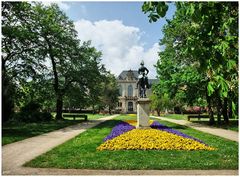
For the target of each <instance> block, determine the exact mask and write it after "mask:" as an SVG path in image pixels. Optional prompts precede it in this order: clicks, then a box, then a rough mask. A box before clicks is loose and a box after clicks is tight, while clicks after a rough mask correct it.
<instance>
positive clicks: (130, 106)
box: [128, 101, 133, 112]
mask: <svg viewBox="0 0 240 177" xmlns="http://www.w3.org/2000/svg"><path fill="white" fill-rule="evenodd" d="M128 111H129V112H132V111H133V102H131V101H130V102H128Z"/></svg>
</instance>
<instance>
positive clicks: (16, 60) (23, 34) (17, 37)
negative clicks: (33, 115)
mask: <svg viewBox="0 0 240 177" xmlns="http://www.w3.org/2000/svg"><path fill="white" fill-rule="evenodd" d="M32 17H33V11H32V8H31V5H30V4H29V3H26V2H2V98H3V99H2V100H3V103H2V110H3V112H2V113H3V114H2V117H3V121H7V120H8V119H9V118H10V116H11V114H12V113H13V108H14V103H15V95H16V89H15V88H16V87H17V83H18V82H20V80H22V79H26V78H27V77H31V76H32V77H33V76H34V75H35V74H36V72H35V70H37V69H41V67H42V66H41V65H39V64H38V63H37V62H36V58H35V55H34V54H35V53H37V51H36V45H35V44H36V43H35V42H36V41H37V40H38V39H37V37H36V35H35V33H32V30H33V28H32Z"/></svg>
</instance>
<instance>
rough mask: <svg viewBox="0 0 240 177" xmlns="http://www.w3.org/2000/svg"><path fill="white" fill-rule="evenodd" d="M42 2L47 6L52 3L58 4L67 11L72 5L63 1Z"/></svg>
mask: <svg viewBox="0 0 240 177" xmlns="http://www.w3.org/2000/svg"><path fill="white" fill-rule="evenodd" d="M42 4H43V5H45V6H50V5H51V4H57V5H58V6H59V8H60V9H62V10H64V11H67V10H69V9H70V5H68V4H66V3H64V2H61V1H42Z"/></svg>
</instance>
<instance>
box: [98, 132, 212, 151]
mask: <svg viewBox="0 0 240 177" xmlns="http://www.w3.org/2000/svg"><path fill="white" fill-rule="evenodd" d="M124 149H143V150H147V149H157V150H215V148H213V147H209V146H206V145H205V144H202V143H200V142H198V141H195V140H192V139H188V138H183V137H181V136H178V135H175V134H172V133H168V132H165V131H161V130H156V129H133V130H131V131H129V132H126V133H124V134H122V135H120V136H117V137H115V138H113V139H111V140H108V141H106V142H105V143H103V144H101V145H100V146H99V147H98V148H97V150H100V151H101V150H124Z"/></svg>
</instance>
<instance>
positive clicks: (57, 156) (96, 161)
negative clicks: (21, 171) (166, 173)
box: [25, 115, 238, 170]
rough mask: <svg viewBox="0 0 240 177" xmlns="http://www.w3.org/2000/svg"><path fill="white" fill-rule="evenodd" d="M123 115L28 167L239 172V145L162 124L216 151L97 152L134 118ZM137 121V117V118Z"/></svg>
mask: <svg viewBox="0 0 240 177" xmlns="http://www.w3.org/2000/svg"><path fill="white" fill-rule="evenodd" d="M134 118H135V117H133V116H126V115H125V116H124V115H121V116H119V117H117V118H116V119H115V120H109V121H106V122H103V123H101V124H99V125H98V126H96V127H93V128H91V129H89V130H87V131H86V132H84V133H82V134H80V135H78V136H77V137H75V138H73V139H71V140H69V141H67V142H66V143H64V144H62V145H60V146H58V147H56V148H54V149H53V150H51V151H49V152H47V153H45V154H43V155H41V156H39V157H37V158H36V159H34V160H32V161H30V162H28V163H26V164H25V166H30V167H42V168H76V169H125V170H130V169H131V170H133V169H238V143H236V142H233V141H228V140H226V139H223V138H220V137H217V136H213V135H210V134H206V133H202V132H199V131H197V130H194V129H191V128H188V127H185V126H180V125H176V124H173V123H169V122H165V121H159V120H157V119H154V120H157V121H159V122H160V123H162V124H164V125H167V126H169V127H171V128H173V129H176V130H178V131H181V132H183V133H185V134H188V135H190V136H193V137H195V138H198V139H200V140H202V141H204V142H205V143H207V144H209V145H210V146H212V147H215V148H217V150H215V151H183V150H119V151H108V150H104V151H97V150H96V148H97V147H98V146H99V145H100V144H101V143H103V139H104V138H105V137H106V136H107V135H108V134H109V133H110V132H111V130H112V128H113V127H114V126H115V125H117V124H118V123H119V122H120V121H119V120H129V119H134ZM135 119H136V118H135Z"/></svg>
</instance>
